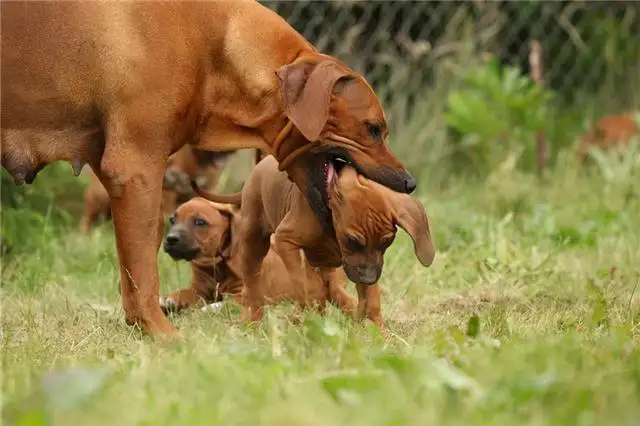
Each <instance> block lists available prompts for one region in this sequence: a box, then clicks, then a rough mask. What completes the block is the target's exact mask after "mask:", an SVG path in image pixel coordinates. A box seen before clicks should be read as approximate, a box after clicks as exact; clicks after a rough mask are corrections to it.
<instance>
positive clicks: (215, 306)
mask: <svg viewBox="0 0 640 426" xmlns="http://www.w3.org/2000/svg"><path fill="white" fill-rule="evenodd" d="M223 306H224V302H215V303H211V304H209V305H204V306H203V307H202V308H200V310H201V311H202V312H208V311H212V312H220V311H221V310H222V307H223Z"/></svg>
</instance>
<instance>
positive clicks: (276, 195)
mask: <svg viewBox="0 0 640 426" xmlns="http://www.w3.org/2000/svg"><path fill="white" fill-rule="evenodd" d="M325 176H326V182H325V184H326V186H327V188H328V189H327V197H328V206H329V208H330V209H331V217H332V225H333V226H332V227H331V229H328V228H327V227H326V226H324V224H323V223H322V222H321V221H320V220H319V219H318V217H317V216H316V215H314V212H313V208H312V207H311V205H310V204H309V202H308V201H307V199H306V198H305V197H304V196H303V194H302V193H301V192H300V190H299V189H298V188H297V187H296V186H295V185H294V184H293V183H292V182H291V181H289V180H288V178H287V174H286V173H284V172H280V171H279V170H278V162H277V161H276V159H275V158H273V157H272V156H268V157H266V158H264V159H263V160H262V161H261V162H260V163H258V164H257V165H256V167H255V168H254V169H253V170H252V172H251V174H250V175H249V178H248V179H247V181H246V182H245V186H244V188H243V190H242V199H241V219H240V226H239V230H238V232H239V236H238V237H237V239H236V241H237V243H236V244H235V246H234V247H232V249H231V250H232V253H233V254H234V257H235V259H234V260H235V261H236V263H237V264H236V268H237V269H238V271H239V272H240V275H241V276H242V278H243V280H244V286H245V293H244V303H243V305H244V307H245V308H246V309H245V310H244V316H245V318H247V319H249V318H250V319H251V320H259V319H260V318H261V316H262V310H263V307H264V305H265V303H266V302H265V299H266V295H265V292H264V288H263V286H262V285H261V284H260V275H259V274H260V271H261V269H262V267H263V259H264V257H265V256H266V255H267V253H268V251H269V248H270V243H271V240H270V236H271V235H273V244H272V248H273V250H274V251H275V252H276V253H277V254H278V255H279V256H280V258H281V259H282V263H283V264H284V266H285V268H286V270H287V271H288V273H289V278H290V280H291V282H292V285H293V287H294V288H304V286H305V281H306V280H308V277H307V274H306V272H305V270H304V264H305V262H301V260H300V252H301V251H302V252H303V253H304V255H305V258H306V260H307V261H308V263H309V264H310V265H312V266H313V267H320V268H338V267H341V266H342V267H343V268H344V271H345V273H346V275H347V277H348V278H349V279H350V280H351V281H353V282H354V283H356V285H358V286H360V288H366V286H367V285H373V284H376V283H377V282H378V280H379V278H380V274H381V273H382V266H383V260H384V253H385V251H386V250H387V248H388V247H389V246H390V245H391V243H392V242H393V240H394V238H395V234H396V226H400V227H401V228H403V229H404V230H405V231H406V232H407V233H408V234H409V235H410V236H411V238H412V239H413V241H414V248H415V253H416V256H417V257H418V259H419V261H420V263H421V264H422V265H424V266H430V265H431V263H432V262H433V258H434V256H435V247H434V245H433V242H432V239H431V232H430V229H429V221H428V219H427V216H426V214H425V212H424V208H423V207H422V205H421V204H420V203H419V202H418V201H416V200H413V199H412V198H411V197H410V196H409V195H407V194H402V193H398V192H394V191H392V190H390V189H388V188H386V187H384V186H382V185H379V184H376V183H375V182H373V181H371V180H369V179H367V178H365V177H364V176H360V175H358V173H357V171H356V170H355V169H354V168H353V167H351V166H349V165H347V164H346V163H339V164H336V165H335V166H334V164H333V163H330V164H329V165H328V166H327V170H326V171H325ZM194 186H195V185H194ZM196 191H197V192H198V195H200V196H202V197H204V198H209V197H210V195H209V194H207V193H206V191H201V190H199V189H197V188H196ZM358 292H359V293H360V290H359V291H358Z"/></svg>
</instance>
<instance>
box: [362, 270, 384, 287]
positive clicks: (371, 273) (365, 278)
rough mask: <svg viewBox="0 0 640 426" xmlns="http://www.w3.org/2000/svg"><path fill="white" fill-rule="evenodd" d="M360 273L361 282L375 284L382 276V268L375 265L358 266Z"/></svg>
mask: <svg viewBox="0 0 640 426" xmlns="http://www.w3.org/2000/svg"><path fill="white" fill-rule="evenodd" d="M358 275H359V276H360V284H368V285H371V284H375V283H377V282H378V279H379V278H380V270H379V269H378V268H377V267H375V266H360V267H358Z"/></svg>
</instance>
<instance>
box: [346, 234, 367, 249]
mask: <svg viewBox="0 0 640 426" xmlns="http://www.w3.org/2000/svg"><path fill="white" fill-rule="evenodd" d="M345 241H346V246H347V250H349V251H361V250H363V249H364V244H362V243H361V242H360V241H358V240H356V239H355V238H353V237H347V238H346V240H345Z"/></svg>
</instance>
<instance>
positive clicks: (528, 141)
mask: <svg viewBox="0 0 640 426" xmlns="http://www.w3.org/2000/svg"><path fill="white" fill-rule="evenodd" d="M460 82H461V83H460V85H459V87H457V88H456V89H454V90H452V91H450V92H449V94H448V96H447V103H446V111H445V114H444V120H445V123H446V125H447V126H448V128H449V133H450V143H451V144H452V157H453V161H454V163H456V164H457V165H458V166H464V167H456V169H459V168H463V169H465V170H466V171H467V172H469V171H470V172H473V173H474V174H478V175H481V176H485V175H487V174H488V173H490V172H492V171H494V170H496V168H497V167H498V166H499V165H500V164H502V163H503V162H504V161H505V160H506V159H507V158H508V157H510V156H513V155H515V157H516V166H517V167H518V168H520V169H522V170H524V171H532V170H533V168H534V167H535V165H536V134H537V133H538V132H542V134H543V135H544V136H545V138H547V139H548V145H549V147H550V148H549V149H550V150H551V151H552V154H554V155H555V153H557V150H558V148H559V147H562V146H564V145H567V143H569V141H570V140H571V139H572V136H573V134H574V133H575V131H576V129H577V123H578V121H579V118H577V117H574V115H573V114H572V111H570V110H569V112H566V113H565V114H558V109H559V108H557V105H556V104H554V103H553V101H555V99H556V98H555V94H554V93H553V92H552V91H551V90H548V89H544V88H542V87H540V86H538V85H536V84H535V83H534V82H533V81H532V80H531V78H529V76H527V75H525V74H524V73H523V72H522V71H521V70H520V69H519V68H516V67H511V66H506V67H504V68H501V67H500V65H499V64H498V62H497V61H496V60H490V61H486V62H485V63H484V64H481V65H477V66H474V67H470V68H467V69H465V70H464V71H463V72H462V74H461V75H460ZM560 129H561V131H558V130H560Z"/></svg>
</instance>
